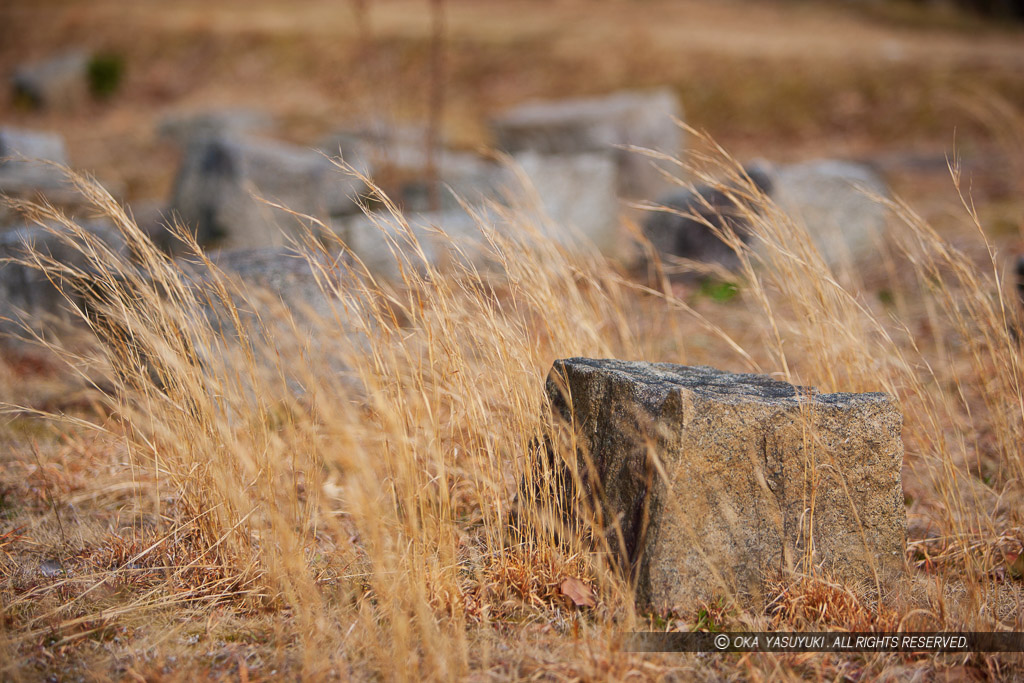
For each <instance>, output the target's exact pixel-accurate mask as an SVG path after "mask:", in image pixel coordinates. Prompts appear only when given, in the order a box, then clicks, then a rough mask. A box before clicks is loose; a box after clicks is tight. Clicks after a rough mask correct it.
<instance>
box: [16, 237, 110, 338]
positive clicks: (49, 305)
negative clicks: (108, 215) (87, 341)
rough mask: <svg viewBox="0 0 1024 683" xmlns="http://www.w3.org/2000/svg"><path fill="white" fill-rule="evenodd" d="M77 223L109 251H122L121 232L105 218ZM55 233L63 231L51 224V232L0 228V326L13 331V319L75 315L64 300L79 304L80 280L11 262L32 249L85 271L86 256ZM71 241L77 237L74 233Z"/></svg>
mask: <svg viewBox="0 0 1024 683" xmlns="http://www.w3.org/2000/svg"><path fill="white" fill-rule="evenodd" d="M79 225H80V226H81V227H82V228H83V229H85V230H86V231H88V232H91V233H92V234H94V235H96V236H97V237H99V238H100V240H101V241H102V242H104V243H105V244H106V245H108V246H109V247H110V248H111V249H112V250H113V251H114V252H116V253H119V254H123V253H124V252H125V249H126V246H125V243H124V239H123V238H122V236H121V233H120V232H118V231H117V229H116V228H115V227H114V226H113V225H112V224H110V223H108V222H105V221H89V222H81V223H79ZM61 234H64V235H67V230H66V229H65V228H63V227H57V228H56V232H54V231H51V230H49V229H47V228H43V227H40V226H37V225H31V226H29V225H23V226H22V227H19V228H15V229H11V230H7V231H6V232H3V233H0V331H2V332H4V333H11V332H15V333H16V332H19V331H20V330H21V325H20V324H19V321H24V322H26V323H27V324H28V325H29V326H31V327H33V328H37V327H38V325H39V324H40V323H41V322H43V321H44V320H45V319H47V318H54V317H56V318H57V319H61V320H64V321H65V322H67V321H69V320H77V318H75V316H69V315H68V310H69V303H76V304H77V303H80V302H81V297H80V287H79V286H78V285H79V284H80V282H79V281H78V279H76V278H75V277H74V276H72V275H70V274H69V273H63V274H62V273H56V272H55V273H50V274H47V273H45V272H43V271H42V270H40V269H39V268H37V267H35V266H32V265H24V264H23V263H19V262H17V261H32V260H33V259H34V257H33V256H32V254H33V253H35V254H38V255H39V256H40V257H42V258H44V259H50V260H52V261H55V262H56V263H57V264H60V265H61V266H66V267H68V268H72V269H76V270H78V271H80V272H84V273H87V272H89V271H90V270H91V267H90V266H89V263H88V261H89V259H88V258H87V257H85V256H84V255H83V254H82V253H81V251H79V250H78V249H76V248H74V247H73V246H72V245H70V244H68V243H67V241H66V239H64V238H63V237H61ZM76 241H77V238H76Z"/></svg>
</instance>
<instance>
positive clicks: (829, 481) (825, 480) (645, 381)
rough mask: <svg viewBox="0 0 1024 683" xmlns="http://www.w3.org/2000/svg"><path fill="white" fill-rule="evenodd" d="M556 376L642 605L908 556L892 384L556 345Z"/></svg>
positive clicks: (688, 601)
mask: <svg viewBox="0 0 1024 683" xmlns="http://www.w3.org/2000/svg"><path fill="white" fill-rule="evenodd" d="M547 392H548V395H549V397H550V399H551V402H552V405H553V408H554V410H555V411H556V414H557V415H560V416H561V417H562V418H564V419H565V420H568V421H569V422H570V423H571V425H572V426H573V428H574V429H575V430H576V432H577V434H578V444H579V453H578V463H577V465H578V467H579V468H580V469H579V472H580V476H581V480H582V482H583V486H584V492H583V493H584V494H585V496H586V499H589V500H591V501H592V502H593V503H594V504H595V509H596V510H597V511H598V512H599V514H600V519H602V520H603V522H602V524H603V525H604V528H605V531H606V533H607V535H608V536H607V537H608V539H609V544H610V547H611V548H612V550H613V551H615V552H617V553H618V556H619V559H620V560H621V562H622V564H623V566H624V568H625V569H626V570H627V571H629V572H630V573H631V576H632V578H633V579H634V580H635V583H636V590H637V598H638V601H639V602H640V603H641V604H642V605H645V606H647V607H650V608H652V609H654V610H657V611H667V610H681V611H690V610H692V609H693V608H694V607H695V606H696V605H699V604H700V602H701V601H710V600H712V599H714V598H715V597H716V596H722V595H742V596H748V597H751V598H754V599H756V598H757V597H759V596H760V595H762V592H763V587H764V581H765V579H766V578H770V577H772V576H773V575H777V574H779V573H780V572H786V571H788V570H799V571H811V570H812V569H814V568H821V569H823V570H825V571H827V572H829V573H830V574H832V575H833V576H838V577H840V578H844V579H848V580H853V581H857V580H864V579H869V578H873V577H875V576H878V577H882V578H884V577H885V576H887V575H889V574H891V573H893V572H896V571H898V570H899V569H900V568H901V567H902V566H903V552H904V547H905V536H906V512H905V509H904V503H903V493H902V488H901V479H900V469H901V465H902V462H903V444H902V441H901V439H900V430H901V427H902V416H901V414H900V411H899V409H898V407H897V406H896V404H895V403H894V401H893V399H891V398H890V397H889V396H887V395H886V394H881V393H867V394H845V393H843V394H817V393H815V392H814V390H811V389H806V388H802V387H795V386H793V385H791V384H787V383H785V382H780V381H777V380H773V379H771V378H769V377H767V376H763V375H748V374H732V373H727V372H722V371H720V370H715V369H713V368H709V367H687V366H681V365H672V364H668V363H643V362H625V361H618V360H592V359H585V358H573V359H568V360H560V361H556V362H555V365H554V367H553V368H552V370H551V373H550V374H549V376H548V382H547ZM620 533H621V536H620V535H619V534H620Z"/></svg>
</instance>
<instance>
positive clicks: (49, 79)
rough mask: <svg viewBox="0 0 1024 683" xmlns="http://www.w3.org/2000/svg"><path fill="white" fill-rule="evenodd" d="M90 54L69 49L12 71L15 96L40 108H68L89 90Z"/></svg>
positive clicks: (81, 98)
mask: <svg viewBox="0 0 1024 683" xmlns="http://www.w3.org/2000/svg"><path fill="white" fill-rule="evenodd" d="M88 64H89V55H88V54H87V53H85V52H83V51H81V50H71V51H68V52H64V53H62V54H59V55H56V56H53V57H51V58H49V59H45V60H42V61H39V62H33V63H30V64H24V65H22V66H19V67H18V68H17V69H15V71H14V75H13V77H12V78H11V86H12V89H13V91H14V97H15V100H21V101H25V102H28V103H30V104H31V105H32V106H35V107H39V108H69V107H72V106H74V105H76V104H78V103H79V102H81V101H82V100H83V99H85V98H86V97H87V96H88V94H89V87H88V82H87V70H88Z"/></svg>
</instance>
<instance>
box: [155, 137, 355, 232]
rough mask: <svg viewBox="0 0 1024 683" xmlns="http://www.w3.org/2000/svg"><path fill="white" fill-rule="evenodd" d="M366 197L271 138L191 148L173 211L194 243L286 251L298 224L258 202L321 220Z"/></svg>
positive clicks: (309, 155)
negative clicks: (192, 233) (195, 238)
mask: <svg viewBox="0 0 1024 683" xmlns="http://www.w3.org/2000/svg"><path fill="white" fill-rule="evenodd" d="M364 191H365V187H364V185H363V183H362V182H361V181H358V180H357V179H355V178H353V177H351V176H347V175H345V174H344V173H343V172H342V171H341V170H339V169H337V168H335V167H334V166H333V165H332V164H331V163H330V161H328V160H327V159H326V158H325V157H324V156H323V155H321V154H320V153H318V152H316V151H314V150H307V149H304V148H301V147H296V146H292V145H288V144H285V143H281V142H275V141H270V140H259V139H252V138H243V137H236V136H221V137H203V138H200V139H198V140H195V141H194V142H193V143H192V144H190V145H189V148H188V150H187V151H186V153H185V158H184V160H183V162H182V166H181V168H180V169H179V171H178V175H177V178H176V180H175V185H174V191H173V196H172V199H171V203H170V207H169V209H170V211H171V213H172V215H173V216H174V218H175V219H177V220H180V221H182V222H184V224H185V225H187V226H189V228H191V229H193V230H195V231H196V234H197V236H198V239H199V242H200V243H201V244H204V245H210V246H218V247H222V248H225V249H229V248H230V249H235V248H247V249H250V248H263V247H275V246H284V245H285V244H287V241H288V239H287V235H289V234H291V235H297V234H299V233H300V232H301V230H302V227H301V223H300V219H298V218H296V217H294V216H292V215H291V214H289V213H287V212H285V211H282V210H280V209H276V208H274V207H271V206H268V205H266V204H265V203H263V202H261V201H260V200H259V199H258V197H262V198H264V199H266V200H268V201H271V202H275V203H278V204H281V205H282V206H284V207H287V208H288V209H290V210H292V211H295V212H298V213H301V214H305V215H310V216H313V217H315V218H318V219H320V220H326V219H328V218H329V217H330V216H333V215H338V214H344V213H350V212H351V211H353V210H354V209H355V208H356V206H357V204H356V199H357V197H358V196H359V195H360V194H361V193H363V192H364Z"/></svg>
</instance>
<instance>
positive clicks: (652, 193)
mask: <svg viewBox="0 0 1024 683" xmlns="http://www.w3.org/2000/svg"><path fill="white" fill-rule="evenodd" d="M681 117H682V113H681V109H680V106H679V102H678V99H677V98H676V96H675V95H674V94H673V93H672V92H671V91H669V90H665V89H663V90H655V91H650V92H620V93H615V94H612V95H607V96H602V97H587V98H577V99H566V100H555V101H543V102H532V103H527V104H524V105H521V106H519V107H515V108H513V109H511V110H509V111H507V112H505V113H504V114H502V115H500V116H499V117H497V118H495V119H494V121H493V122H492V129H493V132H494V137H495V140H496V143H497V147H498V148H499V149H502V150H505V151H507V152H511V153H519V152H525V151H532V152H538V153H541V154H578V153H582V152H604V153H610V154H613V155H614V157H615V161H616V166H617V169H618V194H619V195H620V196H621V197H626V198H631V199H654V198H655V197H658V196H659V195H661V194H662V193H663V192H664V190H665V189H666V187H667V181H666V180H665V177H664V175H663V174H662V172H661V170H660V169H659V163H660V168H664V169H668V170H670V171H671V170H672V169H671V166H668V165H666V164H665V163H664V162H657V163H656V162H655V161H654V160H653V159H652V158H650V157H649V156H645V155H643V154H639V153H637V152H635V151H631V150H628V149H622V147H623V146H633V147H641V148H644V149H652V150H655V151H657V152H661V153H664V154H668V155H671V156H673V157H675V156H677V155H679V154H680V153H681V151H682V138H683V136H682V131H681V130H680V128H679V127H678V126H677V125H676V123H675V122H674V121H673V118H677V119H678V118H681Z"/></svg>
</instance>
